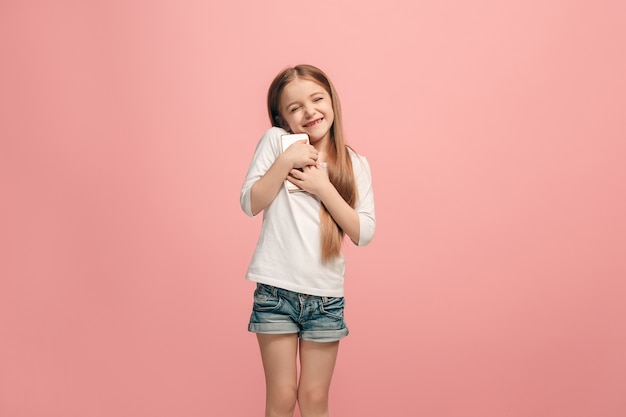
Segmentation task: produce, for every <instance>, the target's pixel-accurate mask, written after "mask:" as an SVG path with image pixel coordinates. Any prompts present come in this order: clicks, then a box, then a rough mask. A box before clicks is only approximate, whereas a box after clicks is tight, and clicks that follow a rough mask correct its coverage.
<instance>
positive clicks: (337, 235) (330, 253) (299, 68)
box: [267, 65, 357, 262]
mask: <svg viewBox="0 0 626 417" xmlns="http://www.w3.org/2000/svg"><path fill="white" fill-rule="evenodd" d="M297 78H301V79H307V80H310V81H314V82H316V83H318V84H320V85H321V86H322V87H324V89H326V91H327V92H328V94H329V95H330V98H331V103H332V106H333V113H334V115H335V118H334V122H333V124H332V126H331V129H330V144H329V146H328V149H326V152H327V157H326V164H327V170H328V177H329V179H330V182H331V183H332V184H333V185H334V186H335V188H336V189H337V191H338V192H339V194H340V195H341V197H342V198H343V199H344V200H345V201H346V202H347V203H348V204H349V205H350V207H353V208H354V205H355V204H356V199H357V189H356V184H355V180H354V173H353V171H352V160H351V159H350V154H349V152H348V147H347V146H346V143H345V140H344V134H343V123H342V120H341V105H340V103H339V96H338V95H337V92H336V91H335V87H334V86H333V84H332V83H331V82H330V80H329V79H328V77H327V76H326V74H324V72H323V71H322V70H320V69H319V68H316V67H314V66H312V65H296V66H295V67H292V68H287V69H285V70H283V71H282V72H281V73H280V74H278V75H277V76H276V78H274V81H272V84H271V85H270V88H269V91H268V93H267V110H268V113H269V117H270V122H271V123H272V126H279V127H282V128H284V129H287V130H289V126H286V125H285V123H284V121H283V118H282V115H281V113H280V96H281V94H282V92H283V89H284V88H285V86H286V85H287V84H289V83H290V82H291V81H293V80H295V79H297ZM320 233H321V236H320V238H321V244H322V261H324V262H326V261H328V260H330V259H332V258H335V257H337V256H339V252H340V250H341V243H342V242H343V236H344V232H343V230H342V229H341V227H339V225H338V224H337V223H336V222H335V220H334V219H333V218H332V216H331V215H330V213H329V212H328V210H326V207H324V205H323V204H322V209H321V211H320Z"/></svg>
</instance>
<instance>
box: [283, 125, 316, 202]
mask: <svg viewBox="0 0 626 417" xmlns="http://www.w3.org/2000/svg"><path fill="white" fill-rule="evenodd" d="M280 139H281V141H282V148H283V152H285V151H286V150H287V148H288V147H290V146H291V145H293V144H294V143H296V142H299V141H303V140H305V141H306V143H309V135H307V134H306V133H288V134H285V135H281V137H280ZM285 187H287V191H289V192H294V191H302V188H300V187H298V186H297V185H295V184H292V183H290V182H289V181H287V180H285Z"/></svg>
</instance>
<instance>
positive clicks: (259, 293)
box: [248, 283, 348, 342]
mask: <svg viewBox="0 0 626 417" xmlns="http://www.w3.org/2000/svg"><path fill="white" fill-rule="evenodd" d="M344 302H345V301H344V298H343V297H322V296H316V295H307V294H300V293H297V292H293V291H289V290H285V289H282V288H277V287H273V286H271V285H266V284H260V283H258V284H257V288H256V290H255V291H254V304H253V305H252V314H251V315H250V324H249V325H248V330H249V331H251V332H254V333H266V334H287V333H297V334H298V337H300V338H301V339H303V340H309V341H312V342H335V341H337V340H340V339H342V338H343V337H345V336H347V335H348V328H347V326H346V323H345V321H344V318H343V308H344Z"/></svg>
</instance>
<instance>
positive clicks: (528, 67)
mask: <svg viewBox="0 0 626 417" xmlns="http://www.w3.org/2000/svg"><path fill="white" fill-rule="evenodd" d="M624 4H625V3H624V2H621V1H618V0H615V1H607V0H603V1H602V0H601V1H594V2H592V1H566V0H562V1H557V0H551V1H544V0H542V1H539V0H536V1H521V0H520V1H496V0H486V1H479V2H469V1H468V2H463V1H458V0H457V1H444V2H431V1H421V0H419V1H414V0H405V1H400V0H390V1H383V2H365V3H364V2H359V1H343V2H326V1H321V2H317V3H306V2H288V1H280V0H275V1H269V2H252V1H251V2H242V1H231V2H222V3H217V2H202V1H185V2H174V1H171V2H166V1H107V2H95V1H92V2H77V1H76V2H73V1H58V2H44V1H41V2H35V1H11V0H5V1H3V2H2V3H1V4H0V56H1V57H2V58H1V59H2V64H1V65H0V186H1V188H0V191H1V204H0V214H1V229H0V236H1V245H2V247H1V248H0V249H1V251H0V416H2V417H42V416H46V417H52V416H62V417H85V416H90V417H105V416H106V417H109V416H150V417H159V416H168V417H169V416H185V417H194V416H260V415H262V411H261V410H262V408H263V401H264V390H263V374H262V369H261V364H260V358H259V354H258V350H257V346H256V340H255V338H254V336H253V335H251V334H249V333H248V332H247V331H246V326H247V320H248V316H249V313H250V307H251V296H252V290H253V285H252V284H251V283H249V282H246V281H245V280H244V279H243V277H244V273H245V270H246V267H247V263H248V261H249V259H250V256H251V254H252V249H253V247H254V244H255V243H256V238H257V235H258V231H259V227H260V220H261V219H260V217H259V218H255V219H249V218H247V217H246V216H245V215H244V214H243V213H242V212H241V210H240V208H239V203H238V197H239V191H240V186H241V183H242V181H243V177H244V174H245V171H246V169H247V166H248V163H249V160H250V157H251V155H252V152H253V150H254V147H255V145H256V141H257V140H258V138H259V137H260V135H261V133H262V132H263V131H264V130H265V129H266V128H267V127H268V126H269V125H268V122H267V120H266V118H267V117H266V110H265V104H264V103H265V93H266V90H267V87H268V85H269V82H270V81H271V78H272V77H273V76H274V75H275V74H276V73H277V72H278V71H279V70H281V69H282V68H283V67H285V66H287V65H294V64H297V63H303V62H304V63H312V64H315V65H318V66H320V67H321V68H323V69H324V70H325V71H326V72H327V73H328V74H329V75H330V77H331V78H332V80H333V81H334V83H335V85H336V87H337V89H338V91H339V93H340V96H341V98H342V104H343V110H344V112H343V113H344V118H345V124H346V128H347V134H348V139H349V142H350V144H351V145H352V146H353V147H354V148H356V149H357V150H358V151H359V152H360V153H362V154H364V155H366V156H367V157H368V159H369V161H370V163H371V165H372V169H373V174H374V185H375V192H376V199H377V200H376V201H377V215H378V230H377V235H376V237H375V239H374V241H373V242H372V244H371V245H370V246H367V247H365V248H353V247H352V246H350V245H347V248H346V255H347V257H348V272H347V278H346V279H347V281H346V292H347V313H346V314H347V319H348V324H349V326H350V329H351V335H350V336H349V337H348V338H346V339H345V340H344V341H343V342H342V346H341V348H340V357H339V361H338V365H337V369H336V373H335V379H334V382H333V388H332V398H331V402H332V404H331V406H332V413H333V415H335V416H359V417H370V416H372V417H374V416H377V417H378V416H429V417H502V416H508V417H529V416H533V417H543V416H546V417H548V416H549V417H556V416H563V417H589V416H602V417H622V416H624V415H626V396H625V395H624V393H625V392H626V355H624V352H626V302H624V300H625V299H626V283H625V278H626V256H625V255H626V220H625V218H624V213H626V194H625V192H626V164H625V163H624V159H625V156H626V141H625V139H626V128H625V126H626V125H625V123H624V121H625V119H626V81H625V80H626V77H625V74H626V48H625V46H624V45H625V44H624V39H626V8H625V6H624Z"/></svg>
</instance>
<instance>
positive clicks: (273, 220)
mask: <svg viewBox="0 0 626 417" xmlns="http://www.w3.org/2000/svg"><path fill="white" fill-rule="evenodd" d="M285 133H287V132H286V131H285V130H284V129H281V128H279V127H272V128H270V129H269V130H267V131H266V132H265V134H263V137H261V140H260V141H259V143H258V145H257V148H256V151H255V153H254V157H253V158H252V162H251V163H250V167H249V168H248V174H247V175H246V179H245V181H244V183H243V187H242V189H241V201H240V202H241V208H242V209H243V211H244V212H245V213H246V214H247V215H248V216H252V209H251V203H250V190H251V189H252V185H253V184H254V183H255V182H256V181H257V180H258V179H259V178H261V177H262V176H263V175H264V174H265V173H266V172H267V170H268V169H269V168H270V167H271V166H272V164H273V163H274V161H275V160H276V158H277V157H278V156H279V155H280V153H281V135H283V134H285ZM349 153H350V156H351V158H352V167H353V170H354V176H355V180H356V185H357V189H358V199H357V202H356V206H355V210H356V212H357V213H358V215H359V225H360V233H359V243H358V244H359V246H363V245H367V244H368V243H369V242H370V241H371V240H372V237H373V236H374V230H375V228H376V219H375V213H374V193H373V191H372V176H371V172H370V167H369V164H368V162H367V160H366V159H365V158H364V157H362V156H359V155H357V154H356V153H355V152H353V151H352V150H349ZM320 209H321V203H320V201H319V199H318V198H317V197H316V196H313V195H311V194H309V193H307V192H303V191H298V192H289V191H287V188H286V186H284V185H283V187H282V188H281V189H280V191H279V192H278V194H277V195H276V197H275V198H274V200H273V201H272V202H271V203H270V204H269V205H268V206H267V207H266V208H265V210H264V211H263V225H262V228H261V234H260V236H259V240H258V242H257V245H256V249H255V251H254V254H253V256H252V261H251V262H250V266H249V267H248V272H247V274H246V279H248V280H250V281H254V282H260V283H262V284H267V285H272V286H275V287H279V288H284V289H287V290H290V291H295V292H299V293H303V294H311V295H319V296H327V297H343V278H344V273H345V260H344V257H343V254H341V255H340V256H339V257H337V258H334V259H332V260H330V261H327V262H326V263H322V260H321V243H320Z"/></svg>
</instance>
